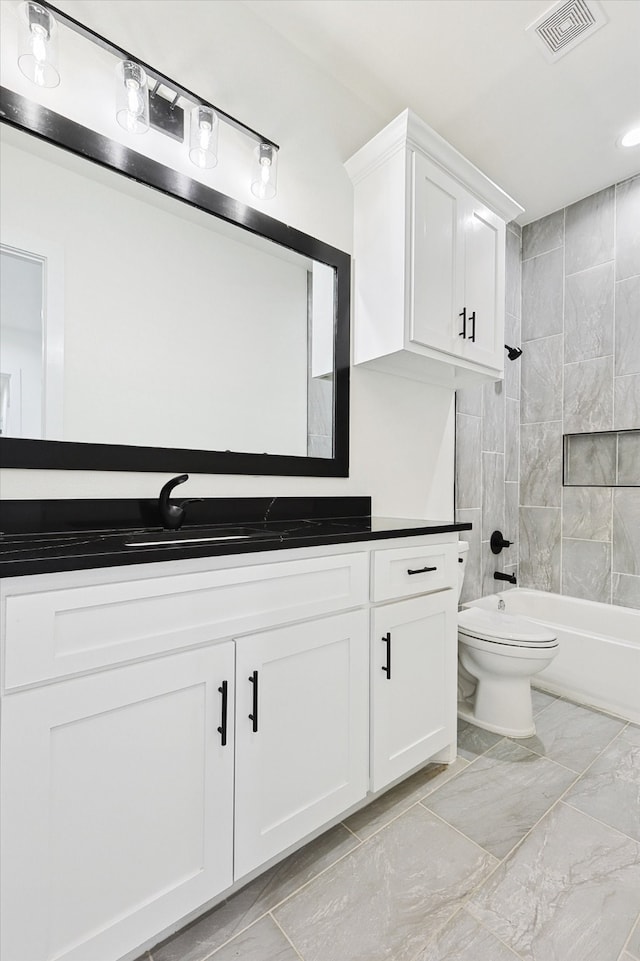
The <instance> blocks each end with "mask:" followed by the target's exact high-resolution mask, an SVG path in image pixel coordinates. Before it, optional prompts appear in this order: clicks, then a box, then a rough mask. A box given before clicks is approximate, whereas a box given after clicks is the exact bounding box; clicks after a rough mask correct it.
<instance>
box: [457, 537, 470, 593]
mask: <svg viewBox="0 0 640 961" xmlns="http://www.w3.org/2000/svg"><path fill="white" fill-rule="evenodd" d="M468 555H469V542H468V541H458V602H460V596H461V594H462V584H463V581H464V572H465V570H466V568H467V557H468Z"/></svg>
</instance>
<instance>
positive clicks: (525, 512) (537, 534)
mask: <svg viewBox="0 0 640 961" xmlns="http://www.w3.org/2000/svg"><path fill="white" fill-rule="evenodd" d="M560 514H561V512H560V509H559V508H555V507H521V508H520V578H519V580H520V586H521V587H532V588H536V589H538V590H541V591H552V592H553V593H554V594H559V593H560V584H561V578H560V554H561V519H560Z"/></svg>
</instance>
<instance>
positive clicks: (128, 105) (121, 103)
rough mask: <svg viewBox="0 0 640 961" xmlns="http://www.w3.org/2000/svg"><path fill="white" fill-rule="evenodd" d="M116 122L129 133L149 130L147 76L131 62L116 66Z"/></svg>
mask: <svg viewBox="0 0 640 961" xmlns="http://www.w3.org/2000/svg"><path fill="white" fill-rule="evenodd" d="M116 120H117V121H118V123H119V124H120V126H121V127H122V128H123V129H124V130H127V131H128V132H129V133H146V132H147V130H148V129H149V88H148V87H147V75H146V73H145V71H144V70H143V69H142V67H140V66H138V64H137V63H134V62H133V60H121V61H120V62H119V63H118V64H116Z"/></svg>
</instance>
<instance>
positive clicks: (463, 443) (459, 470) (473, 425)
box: [456, 414, 482, 508]
mask: <svg viewBox="0 0 640 961" xmlns="http://www.w3.org/2000/svg"><path fill="white" fill-rule="evenodd" d="M481 428H482V420H481V418H480V417H471V416H470V415H469V414H456V506H457V507H460V508H469V507H480V506H481V505H482V484H481V473H480V471H481V466H482V464H481V458H480V454H481V446H480V431H481Z"/></svg>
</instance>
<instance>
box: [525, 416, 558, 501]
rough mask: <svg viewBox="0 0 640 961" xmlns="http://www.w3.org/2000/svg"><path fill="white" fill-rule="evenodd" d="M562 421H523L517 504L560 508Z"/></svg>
mask: <svg viewBox="0 0 640 961" xmlns="http://www.w3.org/2000/svg"><path fill="white" fill-rule="evenodd" d="M561 491H562V424H561V423H560V422H555V423H548V424H523V425H522V427H521V428H520V503H521V504H522V505H523V506H527V507H560V506H561V501H560V495H561Z"/></svg>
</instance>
